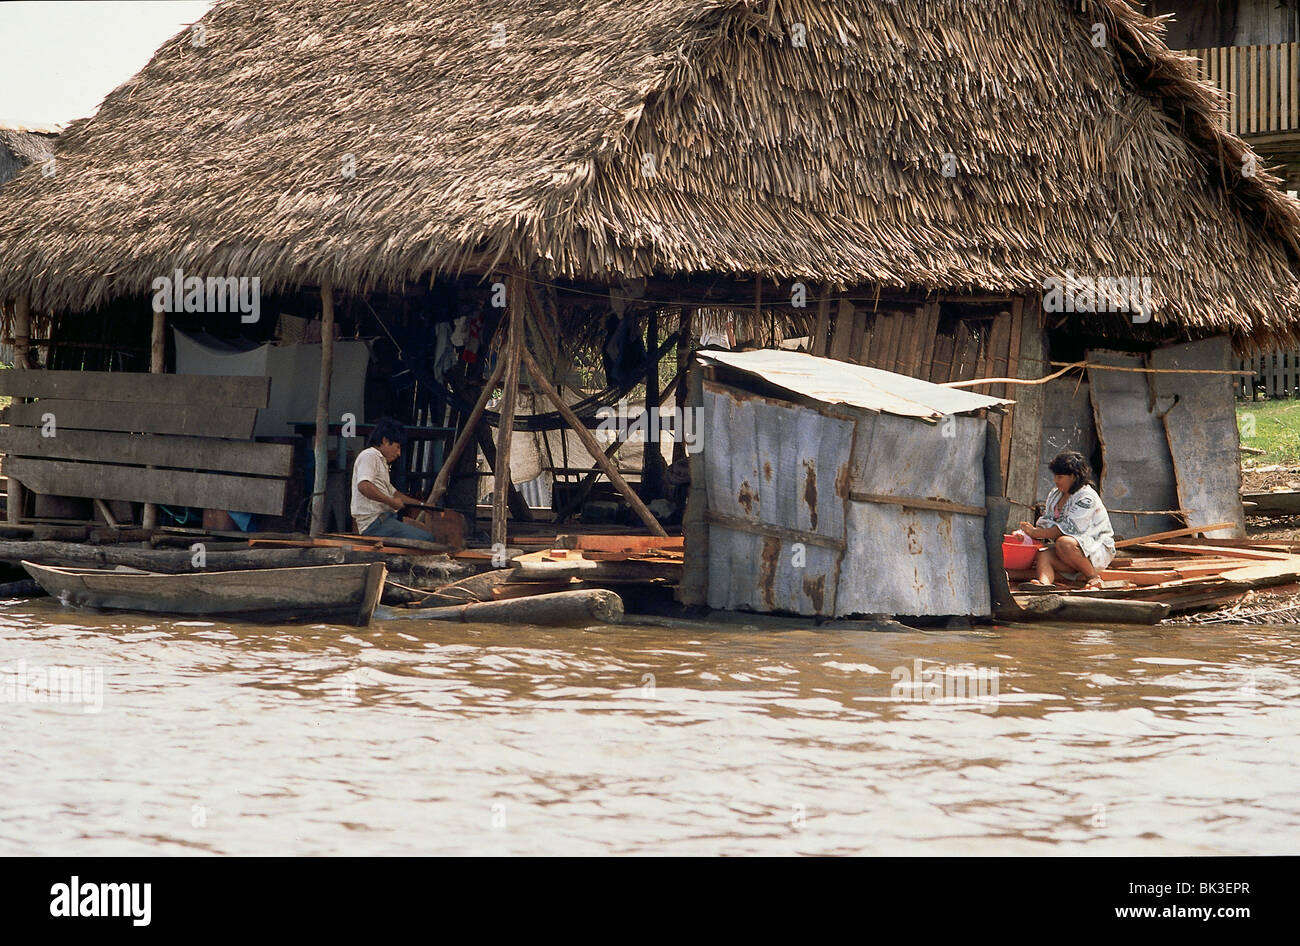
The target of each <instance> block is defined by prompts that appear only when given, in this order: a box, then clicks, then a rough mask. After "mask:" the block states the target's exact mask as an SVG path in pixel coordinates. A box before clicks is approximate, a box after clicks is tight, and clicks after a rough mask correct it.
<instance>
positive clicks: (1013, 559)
mask: <svg viewBox="0 0 1300 946" xmlns="http://www.w3.org/2000/svg"><path fill="white" fill-rule="evenodd" d="M1042 547H1043V546H1041V545H1039V544H1038V543H1037V542H1035V543H1034V544H1033V545H1025V544H1024V543H1023V542H1021V541H1020V537H1019V536H1014V535H1003V537H1002V565H1003V567H1004V568H1007V569H1024V568H1029V567H1031V566H1032V565H1033V564H1034V556H1035V555H1037V554H1038V550H1039V549H1041V548H1042Z"/></svg>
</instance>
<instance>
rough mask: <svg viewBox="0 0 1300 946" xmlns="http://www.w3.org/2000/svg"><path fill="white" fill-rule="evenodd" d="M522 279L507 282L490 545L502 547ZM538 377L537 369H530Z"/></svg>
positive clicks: (513, 276) (520, 332) (516, 381)
mask: <svg viewBox="0 0 1300 946" xmlns="http://www.w3.org/2000/svg"><path fill="white" fill-rule="evenodd" d="M523 315H524V279H523V275H522V274H521V273H520V272H519V271H517V270H516V271H515V272H512V273H511V274H510V277H509V278H508V280H507V282H506V315H505V322H504V327H505V329H506V336H505V337H506V341H505V346H504V349H503V352H504V353H503V356H502V357H503V358H504V359H505V363H506V367H505V390H504V391H503V393H502V395H501V423H500V424H499V425H498V427H497V462H496V466H495V467H494V468H493V470H492V472H493V476H494V477H495V489H494V490H493V493H492V545H493V547H496V546H498V545H499V546H501V547H503V548H504V547H505V544H506V516H507V513H508V507H507V494H508V490H509V486H510V441H511V439H512V437H513V435H514V430H515V399H516V398H517V397H518V394H519V357H520V353H521V352H522V351H523V349H524V344H523V342H524V339H523V334H524V326H523ZM531 370H532V371H533V373H534V374H536V373H537V369H536V366H534V367H533V368H532V369H531Z"/></svg>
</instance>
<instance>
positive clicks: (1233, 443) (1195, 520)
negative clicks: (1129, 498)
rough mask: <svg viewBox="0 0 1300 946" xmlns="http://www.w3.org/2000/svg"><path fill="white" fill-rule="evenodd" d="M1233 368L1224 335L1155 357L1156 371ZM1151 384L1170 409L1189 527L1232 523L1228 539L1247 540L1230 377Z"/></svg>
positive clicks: (1170, 435)
mask: <svg viewBox="0 0 1300 946" xmlns="http://www.w3.org/2000/svg"><path fill="white" fill-rule="evenodd" d="M1231 365H1232V349H1231V345H1230V343H1229V341H1228V338H1227V336H1222V335H1221V336H1216V337H1214V338H1207V339H1202V340H1200V341H1196V342H1188V343H1184V344H1180V345H1169V346H1167V347H1165V348H1158V349H1156V350H1155V351H1153V352H1152V353H1151V367H1153V368H1162V369H1176V368H1186V369H1200V370H1206V369H1214V370H1225V371H1226V370H1227V369H1229V368H1230V367H1231ZM1109 373H1114V372H1109ZM1152 383H1153V385H1154V388H1155V393H1156V402H1157V405H1160V406H1164V405H1167V409H1166V410H1165V413H1164V415H1163V426H1164V431H1165V436H1166V440H1167V442H1168V449H1169V453H1170V457H1171V459H1172V462H1173V469H1174V473H1175V475H1176V476H1177V496H1178V508H1179V509H1187V510H1190V512H1189V513H1188V518H1187V524H1188V525H1189V526H1196V525H1202V524H1204V523H1207V522H1232V523H1233V525H1232V526H1230V527H1229V528H1228V530H1227V532H1226V533H1225V536H1231V537H1233V538H1239V537H1242V536H1244V535H1245V534H1246V520H1245V513H1244V510H1243V509H1242V506H1241V454H1240V449H1239V447H1240V441H1239V439H1238V432H1237V414H1236V408H1235V404H1234V401H1233V396H1232V378H1231V376H1230V375H1217V376H1216V375H1189V374H1155V375H1153V376H1152ZM1139 508H1144V509H1146V508H1159V507H1148V506H1143V507H1139ZM1212 537H1213V536H1212Z"/></svg>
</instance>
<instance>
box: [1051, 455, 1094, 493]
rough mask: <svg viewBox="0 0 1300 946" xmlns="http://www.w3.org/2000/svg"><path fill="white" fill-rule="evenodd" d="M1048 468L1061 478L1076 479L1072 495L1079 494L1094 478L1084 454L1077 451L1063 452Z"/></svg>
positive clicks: (1071, 488) (1053, 459)
mask: <svg viewBox="0 0 1300 946" xmlns="http://www.w3.org/2000/svg"><path fill="white" fill-rule="evenodd" d="M1047 468H1048V469H1049V470H1051V471H1052V472H1053V473H1056V474H1058V475H1060V476H1073V477H1074V485H1073V486H1071V487H1070V492H1071V493H1077V492H1078V491H1079V490H1081V489H1082V488H1083V487H1085V486H1087V485H1088V482H1089V480H1090V479H1091V477H1092V467H1090V466H1088V461H1087V460H1085V459H1084V458H1083V454H1082V453H1079V452H1077V451H1075V450H1062V451H1061V452H1060V453H1058V454H1057V455H1056V456H1054V457H1053V458H1052V462H1051V463H1049V464H1048V465H1047Z"/></svg>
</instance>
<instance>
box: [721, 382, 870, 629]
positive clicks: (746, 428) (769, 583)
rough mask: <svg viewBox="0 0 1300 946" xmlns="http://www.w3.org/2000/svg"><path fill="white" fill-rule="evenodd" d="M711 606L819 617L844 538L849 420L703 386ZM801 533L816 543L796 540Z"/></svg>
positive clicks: (831, 592) (827, 607)
mask: <svg viewBox="0 0 1300 946" xmlns="http://www.w3.org/2000/svg"><path fill="white" fill-rule="evenodd" d="M704 411H705V414H704V416H705V432H706V439H705V441H704V453H703V457H704V469H705V481H706V492H707V496H708V510H709V514H713V515H715V516H723V517H729V518H730V520H744V521H746V522H752V523H754V528H755V529H756V530H757V529H760V528H762V529H764V531H765V532H766V533H767V534H760V533H759V532H757V531H749V530H747V529H745V528H743V527H732V526H728V525H721V524H719V523H718V522H716V521H712V522H710V524H709V544H708V548H709V571H708V574H709V577H708V603H709V607H712V608H723V609H728V610H735V609H747V610H752V611H763V612H766V611H789V612H794V613H796V614H806V615H818V614H823V615H828V614H830V613H831V609H832V608H833V606H834V602H835V589H836V581H837V578H838V574H839V557H840V554H841V553H840V550H839V549H838V548H836V547H834V546H835V545H841V546H842V543H843V539H844V497H845V491H846V489H847V483H848V465H849V457H850V455H851V451H852V446H853V420H852V419H851V418H849V417H845V416H843V415H837V414H836V413H835V412H832V411H818V410H815V409H812V408H808V407H800V406H796V405H792V404H787V403H783V402H780V401H774V400H771V399H768V398H763V397H759V396H757V395H753V394H749V393H746V392H743V391H737V390H736V389H734V388H730V387H727V386H725V385H720V384H714V383H712V382H706V383H705V384H704ZM772 532H777V533H781V532H796V533H807V534H810V535H812V536H815V537H818V538H820V539H822V540H824V541H822V542H813V541H799V539H798V538H797V537H796V536H793V535H781V534H776V535H773V534H771V533H772Z"/></svg>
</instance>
